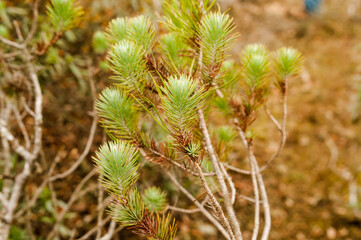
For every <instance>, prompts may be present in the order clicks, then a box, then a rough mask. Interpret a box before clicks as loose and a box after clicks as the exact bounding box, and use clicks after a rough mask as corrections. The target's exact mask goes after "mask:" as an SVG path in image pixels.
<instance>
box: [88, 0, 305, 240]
mask: <svg viewBox="0 0 361 240" xmlns="http://www.w3.org/2000/svg"><path fill="white" fill-rule="evenodd" d="M214 3H215V1H195V0H181V1H175V0H164V1H163V13H164V17H163V18H162V21H161V22H162V25H161V27H163V28H165V30H166V32H167V33H165V34H163V35H160V36H159V37H158V36H157V37H156V35H157V33H156V30H155V28H154V27H153V26H152V23H151V21H150V19H148V18H147V17H144V16H139V17H135V18H117V19H114V20H112V21H111V22H110V24H109V26H108V28H107V30H106V33H105V35H106V36H107V44H109V48H110V49H109V52H108V61H109V66H110V69H111V70H112V72H113V76H112V79H113V80H114V86H113V87H110V88H107V89H105V90H104V91H103V92H102V93H101V95H100V97H99V100H98V102H97V109H98V113H99V115H100V117H101V118H102V120H101V123H102V126H103V127H104V129H105V130H106V131H107V133H108V135H109V136H110V138H111V139H112V141H110V142H108V143H105V144H104V145H103V146H102V147H100V149H99V151H98V152H97V154H96V156H95V162H96V165H97V168H98V169H99V172H100V173H101V175H102V177H101V181H102V182H103V184H104V186H105V188H106V189H107V190H108V191H109V192H110V194H111V195H112V196H113V198H114V200H113V202H112V203H111V204H110V213H111V215H112V216H113V218H114V219H115V220H116V221H117V222H119V223H120V224H121V225H123V226H127V227H130V228H131V229H133V231H134V232H135V233H137V234H139V235H142V236H145V237H147V238H148V239H164V240H165V239H167V240H168V239H174V237H175V234H176V229H177V224H176V223H175V220H172V219H171V217H170V215H169V213H167V212H166V210H171V211H179V212H184V213H189V212H192V210H190V209H181V208H178V207H175V206H167V200H166V193H165V192H163V191H161V190H160V189H159V188H157V187H151V188H148V189H146V190H144V189H142V186H140V185H139V184H138V182H137V180H138V177H139V174H140V171H141V169H140V162H141V161H149V162H151V163H153V164H156V165H158V166H159V168H160V171H161V172H163V173H165V174H166V175H167V176H168V178H169V179H170V180H171V181H172V182H173V184H174V185H175V187H177V188H178V189H179V190H180V191H181V192H183V193H184V194H185V195H186V197H187V198H189V199H190V200H191V201H192V203H193V204H195V205H196V207H197V211H199V212H201V213H202V214H203V215H204V216H205V217H206V218H207V219H208V220H209V221H210V222H211V223H212V224H213V225H214V226H215V227H216V228H217V229H218V230H219V231H220V233H221V234H222V235H223V237H224V238H226V239H237V240H239V239H242V231H241V227H240V226H241V224H240V221H241V220H242V219H239V218H238V217H237V214H236V211H235V208H234V203H235V200H236V189H235V186H234V182H233V181H232V177H231V173H230V172H231V171H233V172H239V173H245V174H248V175H251V177H252V183H253V187H254V194H255V196H254V200H253V201H254V203H255V219H254V227H253V234H252V239H257V238H258V235H259V226H260V216H259V215H260V206H261V204H260V202H261V201H262V207H263V209H264V222H265V224H264V229H263V232H262V239H267V238H268V236H269V232H270V228H271V217H270V207H269V203H268V197H267V193H266V189H265V186H264V182H263V178H262V174H261V173H262V171H263V170H264V169H265V168H266V167H267V166H268V165H269V164H270V163H271V162H272V161H273V160H274V159H275V158H276V157H277V156H278V154H279V152H280V150H281V149H282V147H283V146H284V143H285V140H286V130H285V124H286V115H287V104H286V100H287V88H288V81H289V80H290V79H291V78H293V77H295V76H296V75H298V74H299V72H300V70H301V68H302V62H303V60H302V57H301V55H300V53H299V52H298V51H297V50H295V49H293V48H281V49H279V50H277V51H275V52H269V51H268V50H267V49H266V47H265V46H263V45H259V44H254V45H249V46H247V47H246V48H245V50H244V51H243V53H242V54H241V56H240V60H241V61H240V62H237V61H230V60H226V58H227V57H228V50H229V49H230V48H231V46H232V44H233V43H234V41H235V40H236V38H237V34H236V33H235V32H234V30H235V26H234V24H233V20H232V18H231V17H230V16H229V15H228V14H225V13H222V12H220V10H218V9H215V10H213V9H214V7H213V5H214ZM102 45H104V44H103V43H102ZM272 85H275V86H277V87H278V88H279V89H280V93H281V96H282V99H283V107H284V108H283V109H284V112H283V119H282V122H281V123H279V122H278V121H277V120H276V118H275V117H274V116H273V115H272V114H271V113H270V112H269V111H268V109H267V108H265V109H266V113H267V114H268V116H269V117H270V120H271V121H272V122H273V123H274V124H275V126H276V127H277V129H278V130H279V131H280V133H281V135H282V138H281V141H280V145H279V148H278V150H277V152H276V153H275V154H274V155H273V156H272V157H271V158H270V159H269V161H267V163H266V164H265V165H264V166H263V167H260V166H259V164H258V160H257V159H256V157H255V155H254V149H253V141H254V139H255V137H256V134H255V133H254V131H253V129H252V127H253V125H254V122H255V120H256V118H257V113H258V112H259V111H260V107H261V106H265V102H266V101H267V97H268V95H269V94H271V93H272V92H271V91H270V88H271V87H272ZM216 108H218V109H219V111H220V112H221V113H223V115H224V116H223V118H224V122H225V125H224V126H222V127H220V128H218V129H216V130H215V131H210V130H209V124H208V123H207V121H210V120H211V119H212V117H211V116H212V114H210V116H209V117H208V119H207V118H206V115H205V113H204V112H205V111H206V112H207V113H209V112H213V111H215V110H216ZM149 119H151V121H152V122H153V123H154V124H156V125H158V126H159V127H158V128H155V127H153V128H151V129H148V130H145V129H146V128H145V127H143V125H144V124H145V123H146V122H147V121H149ZM153 126H154V125H153ZM159 131H160V132H161V134H159ZM156 132H158V137H157V140H156V139H155V137H154V136H155V135H156V134H157V133H156ZM213 135H214V136H213ZM237 135H238V136H239V137H240V138H241V140H242V143H243V144H244V146H245V148H246V151H247V153H248V158H249V166H250V170H249V171H247V170H242V169H239V168H236V167H234V166H232V165H230V164H229V162H230V159H229V156H228V155H227V154H226V152H227V151H229V150H230V149H231V146H230V144H231V142H232V141H233V140H234V139H235V138H236V137H237ZM159 136H160V137H159ZM214 139H215V140H214ZM214 141H216V142H217V143H215V142H214ZM233 150H234V149H233ZM175 171H184V172H185V173H187V174H189V178H194V179H195V182H196V183H197V184H198V186H199V191H198V192H190V191H188V190H187V189H186V188H184V187H183V186H182V184H181V183H180V182H179V180H178V179H177V178H176V174H175ZM211 183H214V184H211ZM213 185H215V186H213ZM204 192H205V194H203V195H204V196H205V199H204V200H203V201H202V202H201V201H200V200H199V199H198V198H197V197H195V196H196V195H197V196H203V195H202V193H204ZM216 192H219V194H216Z"/></svg>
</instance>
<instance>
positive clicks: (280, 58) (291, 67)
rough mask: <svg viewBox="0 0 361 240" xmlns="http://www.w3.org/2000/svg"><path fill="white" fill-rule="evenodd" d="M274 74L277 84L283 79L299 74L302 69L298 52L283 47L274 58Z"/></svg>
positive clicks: (301, 60)
mask: <svg viewBox="0 0 361 240" xmlns="http://www.w3.org/2000/svg"><path fill="white" fill-rule="evenodd" d="M274 61H275V72H276V76H277V80H278V81H279V83H281V84H282V83H283V82H284V81H285V79H288V78H291V77H294V76H296V75H298V74H300V72H301V70H302V67H303V57H302V55H301V53H300V52H299V51H297V50H296V49H294V48H290V47H283V48H280V49H279V50H277V51H276V53H275V56H274Z"/></svg>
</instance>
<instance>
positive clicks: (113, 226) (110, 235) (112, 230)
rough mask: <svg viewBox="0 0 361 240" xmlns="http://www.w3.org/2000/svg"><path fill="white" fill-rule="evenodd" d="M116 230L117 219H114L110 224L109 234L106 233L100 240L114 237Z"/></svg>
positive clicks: (108, 239)
mask: <svg viewBox="0 0 361 240" xmlns="http://www.w3.org/2000/svg"><path fill="white" fill-rule="evenodd" d="M114 232H115V221H114V220H112V221H111V222H110V226H109V230H108V232H107V234H105V235H104V236H103V237H102V238H100V240H110V239H111V238H112V237H113V234H114Z"/></svg>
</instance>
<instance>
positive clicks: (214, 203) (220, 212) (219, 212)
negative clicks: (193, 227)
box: [195, 164, 234, 238]
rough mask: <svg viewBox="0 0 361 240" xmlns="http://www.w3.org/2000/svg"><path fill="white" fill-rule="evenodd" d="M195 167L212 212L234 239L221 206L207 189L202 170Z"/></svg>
mask: <svg viewBox="0 0 361 240" xmlns="http://www.w3.org/2000/svg"><path fill="white" fill-rule="evenodd" d="M195 166H196V169H197V171H198V174H199V177H200V179H201V182H202V185H203V188H204V189H205V190H206V192H207V194H208V197H209V199H210V202H211V205H212V207H213V208H214V211H215V212H216V213H217V215H218V217H219V218H220V219H221V222H222V223H223V225H224V226H225V227H226V230H227V232H228V234H229V235H230V236H231V238H234V236H233V232H232V228H231V225H230V224H229V221H228V219H227V218H226V216H225V215H224V212H223V209H222V207H221V205H220V204H219V202H218V201H217V199H216V197H215V196H214V194H213V193H212V190H211V189H210V187H209V185H208V183H207V181H206V178H205V177H204V176H203V174H202V168H201V167H200V166H199V165H198V164H195Z"/></svg>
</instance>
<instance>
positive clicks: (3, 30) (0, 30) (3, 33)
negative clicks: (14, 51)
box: [0, 24, 10, 38]
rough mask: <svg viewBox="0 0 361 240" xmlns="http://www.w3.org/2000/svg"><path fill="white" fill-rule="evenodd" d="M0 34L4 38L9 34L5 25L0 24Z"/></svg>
mask: <svg viewBox="0 0 361 240" xmlns="http://www.w3.org/2000/svg"><path fill="white" fill-rule="evenodd" d="M0 36H1V37H4V38H8V37H9V36H10V34H9V30H8V29H7V27H6V26H5V25H2V24H0Z"/></svg>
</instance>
